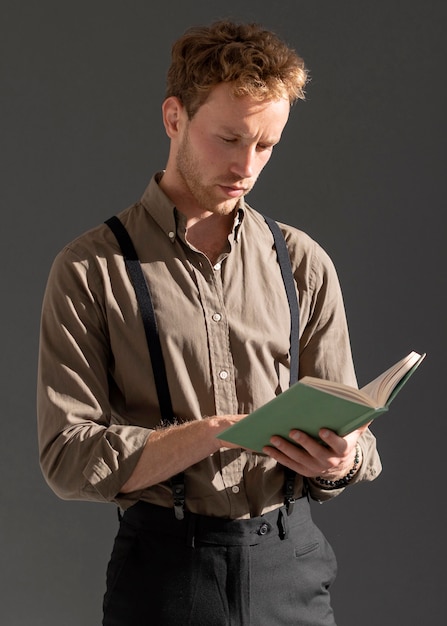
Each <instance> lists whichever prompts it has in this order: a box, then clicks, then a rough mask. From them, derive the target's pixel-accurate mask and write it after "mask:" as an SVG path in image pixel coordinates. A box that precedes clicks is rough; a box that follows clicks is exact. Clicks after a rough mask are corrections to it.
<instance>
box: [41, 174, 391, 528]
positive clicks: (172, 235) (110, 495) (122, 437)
mask: <svg viewBox="0 0 447 626" xmlns="http://www.w3.org/2000/svg"><path fill="white" fill-rule="evenodd" d="M119 217H120V219H121V220H122V222H123V223H124V225H125V226H126V228H127V230H128V232H129V234H130V236H131V238H132V240H133V242H134V245H135V248H136V250H137V253H138V255H139V258H140V261H141V263H142V267H143V271H144V273H145V275H146V277H147V280H148V283H149V285H150V289H151V294H152V298H153V304H154V310H155V314H156V317H157V321H158V326H159V331H160V338H161V344H162V350H163V355H164V359H165V364H166V370H167V375H168V381H169V386H170V392H171V396H172V404H173V410H174V414H175V416H176V418H177V419H178V420H179V421H183V420H201V419H203V418H204V416H207V415H223V414H240V413H248V412H250V411H252V410H253V409H255V408H256V407H259V406H260V405H261V404H263V403H265V402H267V401H268V400H270V399H271V398H272V397H274V396H275V395H276V394H278V393H280V392H281V391H282V390H284V389H286V388H287V387H288V381H289V354H288V353H289V333H290V315H289V308H288V303H287V298H286V294H285V290H284V285H283V282H282V279H281V274H280V268H279V265H278V262H277V258H276V252H275V249H274V246H273V238H272V235H271V233H270V230H269V228H268V226H267V225H266V223H265V222H264V219H263V217H262V216H261V215H260V214H259V213H257V212H256V211H254V210H253V209H252V208H250V207H249V206H248V205H246V204H244V202H241V207H240V210H239V213H238V218H237V219H236V221H235V226H234V230H233V232H232V233H231V235H230V236H229V238H228V247H227V250H226V251H225V253H224V254H222V255H221V258H219V260H218V262H217V263H216V264H215V265H214V266H213V265H211V263H210V262H209V261H208V259H207V258H206V257H205V256H204V255H203V254H201V253H200V252H198V251H197V250H195V249H193V248H192V247H191V246H190V245H189V244H188V243H187V241H186V237H185V219H184V216H182V215H181V214H180V213H178V212H177V211H176V209H175V207H174V206H173V205H172V203H171V201H170V200H169V199H168V198H167V197H166V196H165V195H164V194H163V192H162V191H161V190H160V188H159V187H158V184H157V182H156V178H155V177H154V179H152V181H151V183H150V184H149V186H148V188H147V189H146V191H145V193H144V195H143V197H142V199H141V201H140V202H138V203H136V204H135V205H133V206H132V207H130V208H128V209H126V210H125V211H123V212H122V213H121V214H120V215H119ZM281 228H282V230H283V232H284V235H285V238H286V241H287V245H288V249H289V253H290V258H291V261H292V267H293V271H294V275H295V279H296V283H297V285H298V293H299V301H300V335H301V339H300V376H304V375H312V376H318V377H321V378H328V379H333V380H338V381H344V382H345V383H348V384H352V385H355V384H356V380H355V374H354V368H353V364H352V359H351V351H350V345H349V337H348V330H347V325H346V319H345V312H344V306H343V301H342V296H341V292H340V287H339V283H338V279H337V275H336V272H335V269H334V267H333V264H332V263H331V261H330V259H329V257H328V256H327V254H326V253H325V252H324V251H323V250H322V249H321V247H320V246H319V245H318V244H317V243H315V242H314V241H313V240H312V239H311V238H309V237H308V236H307V235H306V234H304V233H303V232H301V231H299V230H297V229H296V228H292V227H290V226H285V225H281ZM159 426H160V414H159V409H158V405H157V398H156V390H155V387H154V380H153V374H152V366H151V362H150V357H149V353H148V348H147V344H146V339H145V334H144V329H143V325H142V321H141V317H140V314H139V310H138V306H137V302H136V298H135V294H134V291H133V287H132V285H131V283H130V281H129V278H128V276H127V272H126V269H125V266H124V262H123V258H122V256H121V253H120V250H119V246H118V243H117V241H116V240H115V237H114V235H113V234H112V232H111V231H110V229H109V228H108V227H107V226H106V225H104V224H102V225H100V226H98V227H96V228H94V229H92V230H90V231H89V232H87V233H85V234H83V235H82V236H81V237H79V238H78V239H76V240H75V241H73V242H72V243H70V244H69V245H67V246H66V247H65V248H64V249H63V250H62V251H61V252H60V253H59V255H58V256H57V257H56V259H55V261H54V264H53V267H52V269H51V272H50V276H49V280H48V285H47V288H46V293H45V296H44V302H43V312H42V327H41V339H40V356H39V373H38V432H39V446H40V454H41V465H42V469H43V472H44V475H45V477H46V479H47V481H48V483H49V485H50V486H51V487H52V488H53V489H54V491H55V492H56V493H57V494H58V495H59V496H60V497H62V498H66V499H81V500H95V501H115V502H117V503H119V504H120V506H122V507H123V508H127V507H128V506H130V505H131V504H133V503H134V502H136V501H137V500H138V499H143V500H145V501H148V502H152V503H155V504H160V505H164V506H172V494H171V489H170V487H169V484H167V483H163V484H159V485H155V486H153V487H151V488H149V489H146V490H144V491H143V492H138V493H133V494H127V495H124V494H120V488H121V486H122V485H123V484H124V483H125V482H126V481H127V479H128V478H129V477H130V475H131V474H132V471H133V469H134V467H135V465H136V463H137V461H138V458H139V455H140V453H141V451H142V448H143V446H144V444H145V442H146V439H147V437H150V435H151V432H153V429H155V428H157V427H159ZM361 445H362V450H363V457H364V460H363V464H362V467H361V469H360V471H359V472H358V473H357V475H356V476H355V479H354V480H353V482H359V481H362V480H372V479H373V478H375V476H376V475H377V474H378V473H379V472H380V470H381V466H380V460H379V457H378V455H377V451H376V447H375V439H374V437H373V435H372V434H371V433H370V432H369V431H368V432H367V433H366V434H365V435H364V436H363V437H362V439H361ZM185 480H186V494H187V498H186V504H187V508H188V509H189V510H191V511H194V512H197V513H202V514H206V515H215V516H220V517H230V518H244V517H249V516H254V515H259V514H261V513H263V512H267V511H268V510H271V509H273V508H275V507H277V506H279V505H281V503H282V501H283V492H282V489H283V470H282V469H281V467H279V466H278V465H277V464H276V462H275V461H273V460H272V459H271V458H270V457H268V456H265V455H262V454H255V453H251V452H245V451H241V450H240V449H236V450H234V449H230V450H229V449H221V450H220V451H219V452H217V453H215V454H213V455H211V456H210V457H208V458H206V459H205V460H203V461H201V462H200V463H197V464H196V465H194V466H193V467H190V468H189V469H187V470H186V473H185ZM302 486H303V481H302V478H301V477H300V476H298V477H297V480H296V494H297V495H300V494H301V491H302ZM341 491H342V490H335V491H324V490H322V489H321V488H320V487H318V485H316V484H313V483H312V482H311V495H312V497H314V498H316V499H319V500H324V499H327V498H330V497H333V496H334V495H337V494H338V493H340V492H341Z"/></svg>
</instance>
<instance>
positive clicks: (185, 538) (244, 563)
mask: <svg viewBox="0 0 447 626" xmlns="http://www.w3.org/2000/svg"><path fill="white" fill-rule="evenodd" d="M336 568H337V566H336V560H335V556H334V553H333V551H332V548H331V547H330V545H329V544H328V542H327V540H326V539H325V537H324V536H323V534H322V533H321V531H320V530H319V529H318V528H317V527H316V526H315V524H314V523H313V521H312V518H311V514H310V507H309V502H308V501H307V498H302V499H300V500H298V501H297V502H296V503H295V504H294V508H293V512H292V514H291V515H288V514H287V512H286V510H285V507H281V509H278V510H276V511H273V512H270V513H268V514H266V515H264V516H261V517H257V518H252V519H249V520H223V519H219V518H209V517H204V516H196V515H191V514H188V513H187V514H186V517H185V520H183V521H178V520H177V519H175V516H174V512H173V510H170V509H164V508H162V507H157V506H154V505H150V504H146V503H143V502H139V503H138V504H136V505H135V506H133V507H131V508H130V509H129V510H128V511H126V512H125V514H124V516H123V519H122V521H121V524H120V529H119V532H118V535H117V537H116V540H115V545H114V548H113V553H112V556H111V560H110V563H109V566H108V570H107V591H106V594H105V597H104V620H103V626H148V625H152V624H153V625H154V626H180V625H181V626H289V625H290V626H292V625H294V626H335V621H334V616H333V611H332V608H331V605H330V596H329V587H330V585H331V583H332V582H333V581H334V579H335V575H336Z"/></svg>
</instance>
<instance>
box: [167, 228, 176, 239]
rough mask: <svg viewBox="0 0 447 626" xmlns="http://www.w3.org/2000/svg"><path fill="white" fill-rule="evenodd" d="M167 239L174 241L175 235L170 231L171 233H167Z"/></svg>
mask: <svg viewBox="0 0 447 626" xmlns="http://www.w3.org/2000/svg"><path fill="white" fill-rule="evenodd" d="M168 237H169V239H170V240H171V241H173V240H174V239H175V233H174V231H172V230H171V231H169V233H168Z"/></svg>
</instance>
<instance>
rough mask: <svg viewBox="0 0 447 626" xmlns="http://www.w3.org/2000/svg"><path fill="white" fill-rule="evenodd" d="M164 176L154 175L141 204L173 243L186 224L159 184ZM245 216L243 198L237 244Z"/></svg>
mask: <svg viewBox="0 0 447 626" xmlns="http://www.w3.org/2000/svg"><path fill="white" fill-rule="evenodd" d="M162 176H163V172H157V173H156V174H154V176H153V177H152V179H151V181H150V183H149V185H148V186H147V187H146V189H145V191H144V193H143V195H142V197H141V204H142V205H143V206H144V208H145V209H146V211H147V212H148V213H149V214H150V215H151V216H152V218H153V219H154V220H155V221H156V222H157V224H158V225H159V226H160V228H161V229H162V231H163V232H164V233H165V234H166V236H167V237H168V238H169V239H170V240H171V241H174V240H175V238H176V236H177V228H178V227H180V228H183V230H184V228H185V222H184V220H182V219H181V214H180V213H179V212H177V210H176V208H175V206H174V203H173V202H172V201H171V200H170V199H169V198H168V196H167V195H166V194H165V193H164V191H162V189H161V187H160V185H159V184H158V183H159V181H160V180H161V177H162ZM244 214H245V202H244V198H241V199H240V200H239V204H238V206H237V210H236V214H235V218H234V227H233V235H234V241H235V242H237V241H238V237H239V229H240V226H241V224H242V222H243V219H244Z"/></svg>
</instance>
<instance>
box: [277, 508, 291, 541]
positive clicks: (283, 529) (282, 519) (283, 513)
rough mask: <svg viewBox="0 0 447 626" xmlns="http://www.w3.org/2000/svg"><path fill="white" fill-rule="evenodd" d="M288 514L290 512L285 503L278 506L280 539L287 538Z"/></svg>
mask: <svg viewBox="0 0 447 626" xmlns="http://www.w3.org/2000/svg"><path fill="white" fill-rule="evenodd" d="M289 515H290V513H289V511H288V510H287V506H286V505H284V506H282V507H280V509H279V511H278V530H279V538H280V539H287V535H288V533H289V519H288V517H289Z"/></svg>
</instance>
